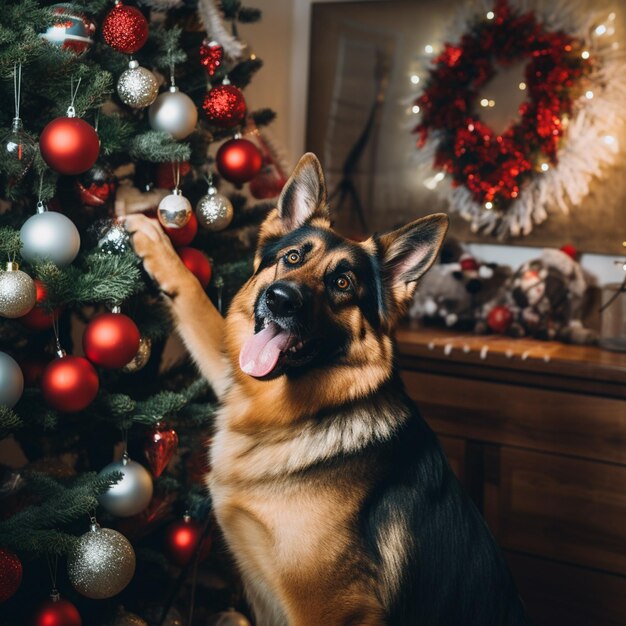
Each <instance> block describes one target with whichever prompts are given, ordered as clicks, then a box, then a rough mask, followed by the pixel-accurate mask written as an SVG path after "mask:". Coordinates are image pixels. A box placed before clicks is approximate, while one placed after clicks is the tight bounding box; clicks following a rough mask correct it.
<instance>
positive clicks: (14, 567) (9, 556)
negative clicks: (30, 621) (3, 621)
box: [0, 548, 22, 602]
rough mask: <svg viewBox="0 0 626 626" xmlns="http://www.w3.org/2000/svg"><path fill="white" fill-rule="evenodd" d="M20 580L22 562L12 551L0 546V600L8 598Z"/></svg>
mask: <svg viewBox="0 0 626 626" xmlns="http://www.w3.org/2000/svg"><path fill="white" fill-rule="evenodd" d="M21 582H22V562H21V561H20V560H19V559H18V558H17V556H16V555H15V554H13V552H9V551H8V550H5V549H4V548H0V602H4V601H5V600H8V599H9V598H10V597H11V596H12V595H13V594H14V593H15V592H16V591H17V590H18V589H19V586H20V584H21Z"/></svg>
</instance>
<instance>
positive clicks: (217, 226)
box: [196, 185, 233, 232]
mask: <svg viewBox="0 0 626 626" xmlns="http://www.w3.org/2000/svg"><path fill="white" fill-rule="evenodd" d="M196 217H197V218H198V222H199V223H200V226H202V228H206V229H207V230H210V231H211V232H217V231H219V230H224V229H225V228H226V227H227V226H228V225H229V224H230V223H231V222H232V220H233V205H232V203H231V201H230V200H229V199H228V198H227V197H226V196H223V195H222V194H221V193H219V191H218V190H217V187H215V186H213V185H209V189H208V190H207V192H206V195H205V196H202V198H200V200H198V204H196Z"/></svg>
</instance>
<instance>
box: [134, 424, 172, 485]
mask: <svg viewBox="0 0 626 626" xmlns="http://www.w3.org/2000/svg"><path fill="white" fill-rule="evenodd" d="M176 448H178V435H177V434H176V431H175V430H174V429H173V428H169V427H168V426H165V425H164V424H161V423H158V424H157V425H156V426H155V427H154V428H153V429H152V430H151V431H150V432H149V433H148V438H147V440H146V444H145V446H144V449H143V451H144V454H145V455H146V459H147V460H148V464H149V465H150V469H151V470H152V474H153V475H154V477H155V478H158V477H159V476H160V475H161V474H162V473H163V470H164V469H165V468H166V467H167V464H168V463H169V462H170V460H171V459H172V456H173V455H174V452H176Z"/></svg>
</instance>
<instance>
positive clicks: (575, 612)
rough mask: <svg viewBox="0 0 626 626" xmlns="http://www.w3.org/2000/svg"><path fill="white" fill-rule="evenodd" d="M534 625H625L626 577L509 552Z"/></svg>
mask: <svg viewBox="0 0 626 626" xmlns="http://www.w3.org/2000/svg"><path fill="white" fill-rule="evenodd" d="M505 556H506V559H507V561H508V563H509V566H510V568H511V571H512V573H513V578H515V582H516V584H517V588H518V591H519V593H520V596H521V598H522V600H523V601H524V604H525V605H526V607H527V609H528V613H529V614H530V617H531V619H532V623H533V626H562V625H563V626H624V624H626V578H622V577H621V576H613V575H611V574H604V573H602V572H594V571H591V570H586V569H582V568H579V567H572V566H570V565H562V564H559V563H553V562H550V561H544V560H542V559H536V558H533V557H528V556H523V555H519V554H512V553H505Z"/></svg>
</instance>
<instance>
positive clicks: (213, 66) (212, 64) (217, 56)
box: [200, 39, 224, 76]
mask: <svg viewBox="0 0 626 626" xmlns="http://www.w3.org/2000/svg"><path fill="white" fill-rule="evenodd" d="M223 60H224V48H223V47H222V46H221V45H220V44H219V43H217V41H207V40H206V39H205V40H204V41H203V42H202V45H201V46H200V64H201V65H203V66H204V67H205V69H206V73H207V74H208V75H209V76H215V72H216V71H217V69H218V68H219V67H220V65H221V64H222V61H223Z"/></svg>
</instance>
